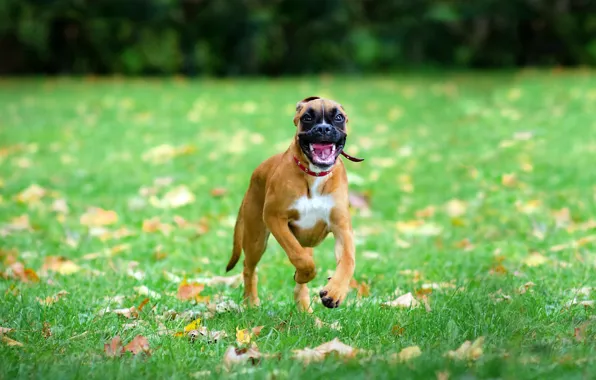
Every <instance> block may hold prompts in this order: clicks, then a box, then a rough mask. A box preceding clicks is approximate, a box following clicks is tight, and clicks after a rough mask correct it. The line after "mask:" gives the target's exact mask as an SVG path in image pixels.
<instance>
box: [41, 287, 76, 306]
mask: <svg viewBox="0 0 596 380" xmlns="http://www.w3.org/2000/svg"><path fill="white" fill-rule="evenodd" d="M67 294H68V292H67V291H66V290H61V291H59V292H58V293H56V294H54V295H53V296H48V297H46V298H39V297H35V299H36V300H37V302H39V303H40V304H41V305H46V306H49V305H52V304H54V303H56V302H58V301H60V298H62V297H64V296H66V295H67Z"/></svg>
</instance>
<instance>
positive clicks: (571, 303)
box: [565, 298, 594, 308]
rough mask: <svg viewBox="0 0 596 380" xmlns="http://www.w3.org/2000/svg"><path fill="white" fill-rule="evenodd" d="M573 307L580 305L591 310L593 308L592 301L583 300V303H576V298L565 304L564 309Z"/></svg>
mask: <svg viewBox="0 0 596 380" xmlns="http://www.w3.org/2000/svg"><path fill="white" fill-rule="evenodd" d="M574 305H580V306H583V307H585V308H588V307H589V308H593V307H594V301H593V300H583V301H578V300H577V299H576V298H574V299H572V300H571V301H569V302H567V303H566V304H565V306H566V307H570V306H574Z"/></svg>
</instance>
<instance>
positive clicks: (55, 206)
mask: <svg viewBox="0 0 596 380" xmlns="http://www.w3.org/2000/svg"><path fill="white" fill-rule="evenodd" d="M51 210H52V211H54V212H56V213H58V214H68V211H69V209H68V204H67V203H66V199H63V198H61V199H55V200H54V202H52V206H51Z"/></svg>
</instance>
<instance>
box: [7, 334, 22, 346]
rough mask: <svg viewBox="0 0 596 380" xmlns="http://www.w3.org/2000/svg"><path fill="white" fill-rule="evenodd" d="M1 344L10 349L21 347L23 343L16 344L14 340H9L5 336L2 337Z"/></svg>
mask: <svg viewBox="0 0 596 380" xmlns="http://www.w3.org/2000/svg"><path fill="white" fill-rule="evenodd" d="M2 342H3V343H5V344H6V345H7V346H12V347H23V343H21V342H17V341H16V340H14V339H10V338H9V337H7V336H3V337H2Z"/></svg>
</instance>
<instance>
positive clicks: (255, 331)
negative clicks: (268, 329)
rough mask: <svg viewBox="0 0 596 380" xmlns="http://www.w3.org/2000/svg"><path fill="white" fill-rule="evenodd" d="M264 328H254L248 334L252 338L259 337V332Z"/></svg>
mask: <svg viewBox="0 0 596 380" xmlns="http://www.w3.org/2000/svg"><path fill="white" fill-rule="evenodd" d="M263 327H265V326H256V327H253V328H252V329H250V332H251V334H252V335H253V336H259V335H260V334H261V330H263Z"/></svg>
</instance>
